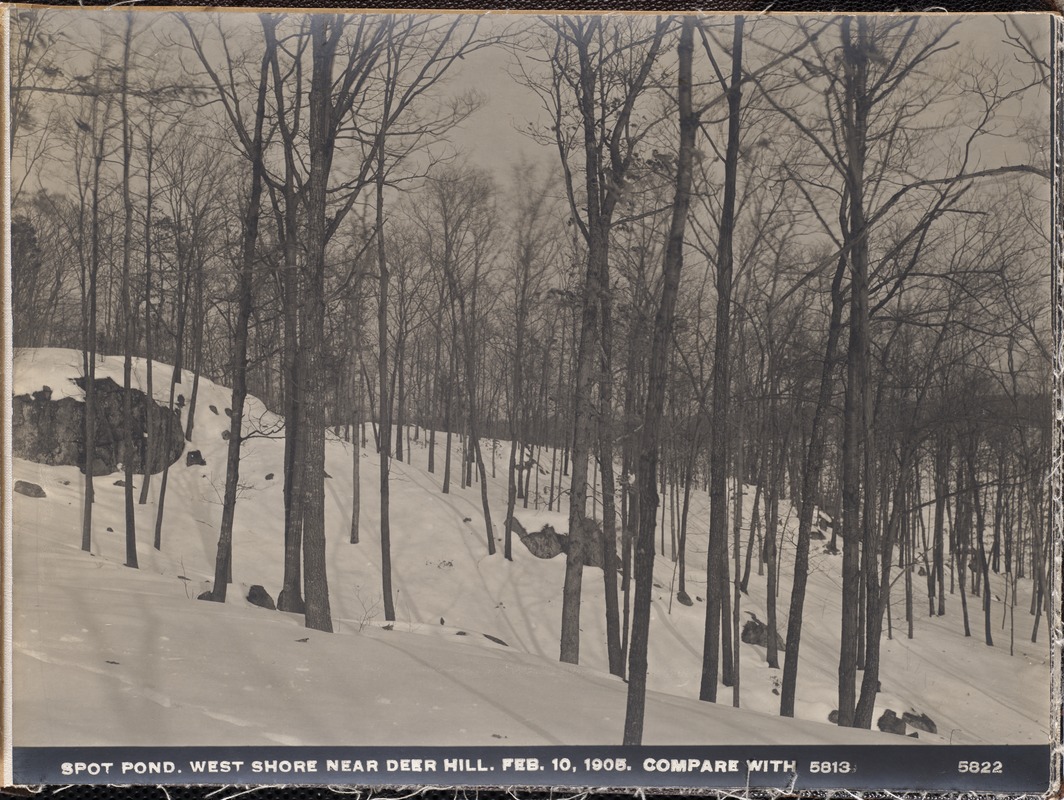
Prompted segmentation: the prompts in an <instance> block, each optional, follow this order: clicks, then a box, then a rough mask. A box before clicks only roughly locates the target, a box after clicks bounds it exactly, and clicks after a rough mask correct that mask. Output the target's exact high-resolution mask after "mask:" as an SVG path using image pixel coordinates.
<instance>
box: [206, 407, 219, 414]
mask: <svg viewBox="0 0 1064 800" xmlns="http://www.w3.org/2000/svg"><path fill="white" fill-rule="evenodd" d="M207 408H209V409H210V410H211V413H212V414H217V413H218V409H217V408H215V407H214V406H207Z"/></svg>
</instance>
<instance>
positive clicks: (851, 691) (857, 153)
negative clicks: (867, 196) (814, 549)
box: [838, 17, 872, 727]
mask: <svg viewBox="0 0 1064 800" xmlns="http://www.w3.org/2000/svg"><path fill="white" fill-rule="evenodd" d="M854 24H856V25H857V41H856V42H854V40H853V35H852V31H851V27H852V26H853V25H854ZM867 25H868V21H867V20H864V19H861V18H858V19H857V20H856V21H855V20H853V19H851V18H849V17H847V18H844V19H843V20H842V23H841V26H842V46H843V66H844V73H845V80H846V84H845V92H846V108H845V109H844V110H843V114H844V117H845V119H844V122H843V127H844V134H843V135H844V137H845V141H846V143H847V156H848V163H847V164H846V175H845V177H846V190H847V194H848V198H849V203H850V205H849V219H848V225H847V229H846V237H847V238H846V243H847V244H848V245H849V246H850V274H851V280H850V336H849V342H848V348H847V359H846V395H845V400H844V409H843V443H842V529H843V536H844V541H843V545H842V637H841V638H842V645H841V651H840V655H839V717H838V719H839V723H838V724H839V725H840V726H843V727H851V726H852V725H853V723H854V711H855V706H856V686H855V681H856V678H857V641H858V638H859V636H860V634H861V631H860V627H861V624H860V621H861V618H860V613H859V608H858V606H859V602H860V594H861V587H862V585H863V583H862V581H861V574H860V558H861V538H862V537H861V535H860V534H861V531H862V529H863V528H862V517H861V483H862V480H861V479H862V475H864V474H865V472H866V470H864V469H863V466H864V464H863V461H862V458H861V452H862V448H861V443H862V442H863V441H865V442H866V440H865V438H864V432H865V431H864V425H863V424H862V422H867V421H869V419H868V417H869V416H870V415H866V414H865V407H866V404H867V403H866V401H867V400H868V397H869V393H868V391H867V375H868V348H869V343H868V240H867V231H866V223H865V216H864V159H865V146H866V145H865V135H866V130H867V114H868V107H867V98H866V83H867V77H868V64H867V59H868V52H869V50H868V42H867V41H866V40H867ZM866 445H867V446H870V442H866ZM864 488H865V491H866V493H867V492H871V489H872V487H871V486H868V485H865V487H864Z"/></svg>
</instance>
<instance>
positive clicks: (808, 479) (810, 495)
mask: <svg viewBox="0 0 1064 800" xmlns="http://www.w3.org/2000/svg"><path fill="white" fill-rule="evenodd" d="M845 272H846V258H845V256H842V257H840V258H839V263H838V267H837V268H836V269H835V278H834V280H833V281H832V283H831V317H830V320H829V322H828V340H827V345H826V346H825V348H824V361H823V362H822V364H821V367H820V391H819V393H818V394H817V402H816V408H815V409H814V410H813V423H812V428H811V429H810V432H809V444H808V447H807V449H806V454H805V468H804V469H803V470H802V489H801V495H800V496H801V504H800V506H799V511H798V541H797V544H796V545H795V552H794V579H793V583H792V585H791V605H790V611H789V612H788V614H787V639H786V654H785V656H784V661H783V682H782V686H781V688H780V716H781V717H793V716H794V696H795V691H796V687H797V685H798V653H799V648H800V646H801V639H802V614H803V610H804V608H805V590H806V585H807V583H808V579H809V541H810V537H811V535H812V530H813V506H814V505H815V504H819V503H820V502H821V500H820V498H819V497H818V496H817V491H816V488H817V486H818V485H819V484H820V471H821V469H822V467H823V462H824V450H825V444H826V442H827V425H826V424H825V422H826V420H825V417H826V415H827V413H828V408H829V405H830V403H831V394H832V389H833V386H834V381H833V380H832V376H833V374H834V371H835V353H836V350H837V348H838V342H839V336H840V334H841V332H842V309H843V306H844V304H845V298H844V297H843V293H842V279H843V276H844V274H845ZM814 501H815V502H814ZM837 522H838V520H833V523H837Z"/></svg>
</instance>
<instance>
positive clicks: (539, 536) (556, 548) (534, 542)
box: [513, 517, 566, 558]
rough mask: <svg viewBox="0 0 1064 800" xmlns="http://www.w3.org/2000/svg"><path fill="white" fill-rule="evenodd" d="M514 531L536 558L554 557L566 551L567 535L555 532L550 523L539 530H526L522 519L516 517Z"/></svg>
mask: <svg viewBox="0 0 1064 800" xmlns="http://www.w3.org/2000/svg"><path fill="white" fill-rule="evenodd" d="M513 532H514V533H516V534H517V538H518V539H520V540H521V544H523V545H524V546H525V547H526V548H528V552H530V553H531V554H532V555H534V556H535V557H536V558H554V557H555V556H556V555H558V554H559V553H563V552H565V548H564V539H565V538H566V537H564V536H561V535H559V534H557V533H555V531H554V528H553V527H551V526H550V525H544V526H543V527H542V528H541V529H540V530H538V531H526V530H525V526H524V525H522V524H521V521H520V520H518V519H517V517H514V520H513Z"/></svg>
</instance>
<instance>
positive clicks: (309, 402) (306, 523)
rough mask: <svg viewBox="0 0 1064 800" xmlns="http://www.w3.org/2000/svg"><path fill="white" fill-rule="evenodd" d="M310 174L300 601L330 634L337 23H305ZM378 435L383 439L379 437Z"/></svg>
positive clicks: (315, 19) (318, 19)
mask: <svg viewBox="0 0 1064 800" xmlns="http://www.w3.org/2000/svg"><path fill="white" fill-rule="evenodd" d="M309 24H310V39H311V64H312V71H311V82H310V98H309V112H310V117H309V130H308V134H309V150H310V173H309V177H308V180H307V186H306V193H307V197H306V206H305V207H306V213H307V242H306V248H307V255H306V259H307V261H306V273H307V282H306V283H307V291H306V303H305V309H306V327H305V329H304V342H303V347H302V348H301V349H302V353H303V368H304V373H305V375H306V382H305V386H306V398H305V399H306V404H305V408H306V416H305V417H304V422H305V427H304V430H303V437H304V439H305V441H306V466H307V471H306V485H305V486H304V487H303V489H304V496H305V504H304V514H303V592H304V596H303V602H304V613H305V620H306V625H307V627H308V628H313V629H316V630H320V631H327V632H332V613H331V611H330V608H329V583H328V575H327V569H326V563H325V380H324V377H325V376H324V372H325V365H324V338H325V241H326V232H325V226H326V219H325V214H326V193H327V182H328V173H329V164H330V161H331V153H332V141H331V135H332V134H331V130H332V119H331V117H332V104H331V94H332V81H333V78H332V75H333V62H334V60H335V57H336V48H337V46H338V44H339V39H340V33H341V30H342V26H341V22H340V18H339V17H336V16H332V15H325V14H320V15H313V16H312V17H311V19H310V23H309ZM382 435H383V434H382Z"/></svg>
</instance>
